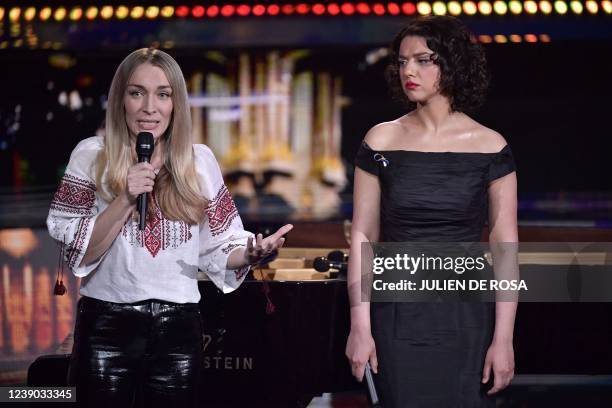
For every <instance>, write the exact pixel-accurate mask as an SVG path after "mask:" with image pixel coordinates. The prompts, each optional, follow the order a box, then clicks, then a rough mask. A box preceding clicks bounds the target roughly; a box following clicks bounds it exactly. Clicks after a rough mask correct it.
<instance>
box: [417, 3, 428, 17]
mask: <svg viewBox="0 0 612 408" xmlns="http://www.w3.org/2000/svg"><path fill="white" fill-rule="evenodd" d="M416 8H417V11H418V12H419V14H420V15H422V16H426V15H429V14H431V5H430V4H429V3H427V2H424V1H419V2H418V3H417V6H416Z"/></svg>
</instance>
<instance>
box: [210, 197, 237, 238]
mask: <svg viewBox="0 0 612 408" xmlns="http://www.w3.org/2000/svg"><path fill="white" fill-rule="evenodd" d="M206 214H207V215H208V225H209V226H210V233H211V234H212V235H213V236H215V235H219V234H222V233H223V232H225V231H227V229H228V228H229V227H230V225H231V224H232V220H233V219H234V218H236V216H237V215H238V209H237V208H236V204H234V200H233V199H232V195H231V194H230V192H229V191H228V189H227V187H225V186H224V185H223V186H221V188H220V189H219V192H218V193H217V195H216V196H215V198H213V199H212V200H211V201H210V203H209V204H208V208H207V209H206Z"/></svg>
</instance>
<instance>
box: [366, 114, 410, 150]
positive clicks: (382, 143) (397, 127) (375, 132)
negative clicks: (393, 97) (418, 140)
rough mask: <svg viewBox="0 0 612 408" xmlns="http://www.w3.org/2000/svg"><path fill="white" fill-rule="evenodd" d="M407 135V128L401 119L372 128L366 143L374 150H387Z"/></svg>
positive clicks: (367, 135)
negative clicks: (402, 136)
mask: <svg viewBox="0 0 612 408" xmlns="http://www.w3.org/2000/svg"><path fill="white" fill-rule="evenodd" d="M404 133H406V127H405V125H404V124H403V123H401V122H400V119H396V120H392V121H389V122H382V123H379V124H377V125H376V126H374V127H372V128H371V129H370V130H369V131H368V133H367V134H366V136H365V138H364V141H365V142H366V143H367V144H368V146H370V147H371V148H372V149H374V150H386V149H389V148H391V147H392V146H393V144H394V141H395V140H397V138H398V137H401V135H402V134H404Z"/></svg>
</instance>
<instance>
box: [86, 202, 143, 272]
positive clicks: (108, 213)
mask: <svg viewBox="0 0 612 408" xmlns="http://www.w3.org/2000/svg"><path fill="white" fill-rule="evenodd" d="M134 208H135V205H134V204H130V202H129V200H128V198H127V197H126V196H125V195H124V194H120V195H118V196H117V197H116V198H115V199H114V200H113V201H112V202H111V203H110V204H109V206H108V207H106V208H105V209H104V211H102V212H101V213H100V215H98V218H96V222H95V224H94V227H93V232H92V234H91V239H90V240H89V245H87V250H86V251H85V255H84V256H83V260H82V261H81V266H83V265H87V264H89V263H91V262H93V261H95V260H96V259H98V258H100V257H101V256H102V255H104V253H105V252H106V251H108V248H110V246H111V244H112V243H113V241H114V240H115V238H116V237H117V235H118V234H119V232H120V231H121V228H123V226H124V225H125V221H126V220H127V218H128V217H130V216H131V214H132V211H133V210H134Z"/></svg>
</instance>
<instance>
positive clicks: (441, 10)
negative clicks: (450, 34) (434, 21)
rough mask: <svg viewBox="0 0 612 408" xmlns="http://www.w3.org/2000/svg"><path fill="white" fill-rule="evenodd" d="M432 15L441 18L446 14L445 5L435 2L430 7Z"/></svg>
mask: <svg viewBox="0 0 612 408" xmlns="http://www.w3.org/2000/svg"><path fill="white" fill-rule="evenodd" d="M431 9H432V11H433V13H434V14H435V15H437V16H443V15H445V14H446V4H444V3H442V2H441V1H436V2H435V3H434V4H433V5H432V7H431Z"/></svg>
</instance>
